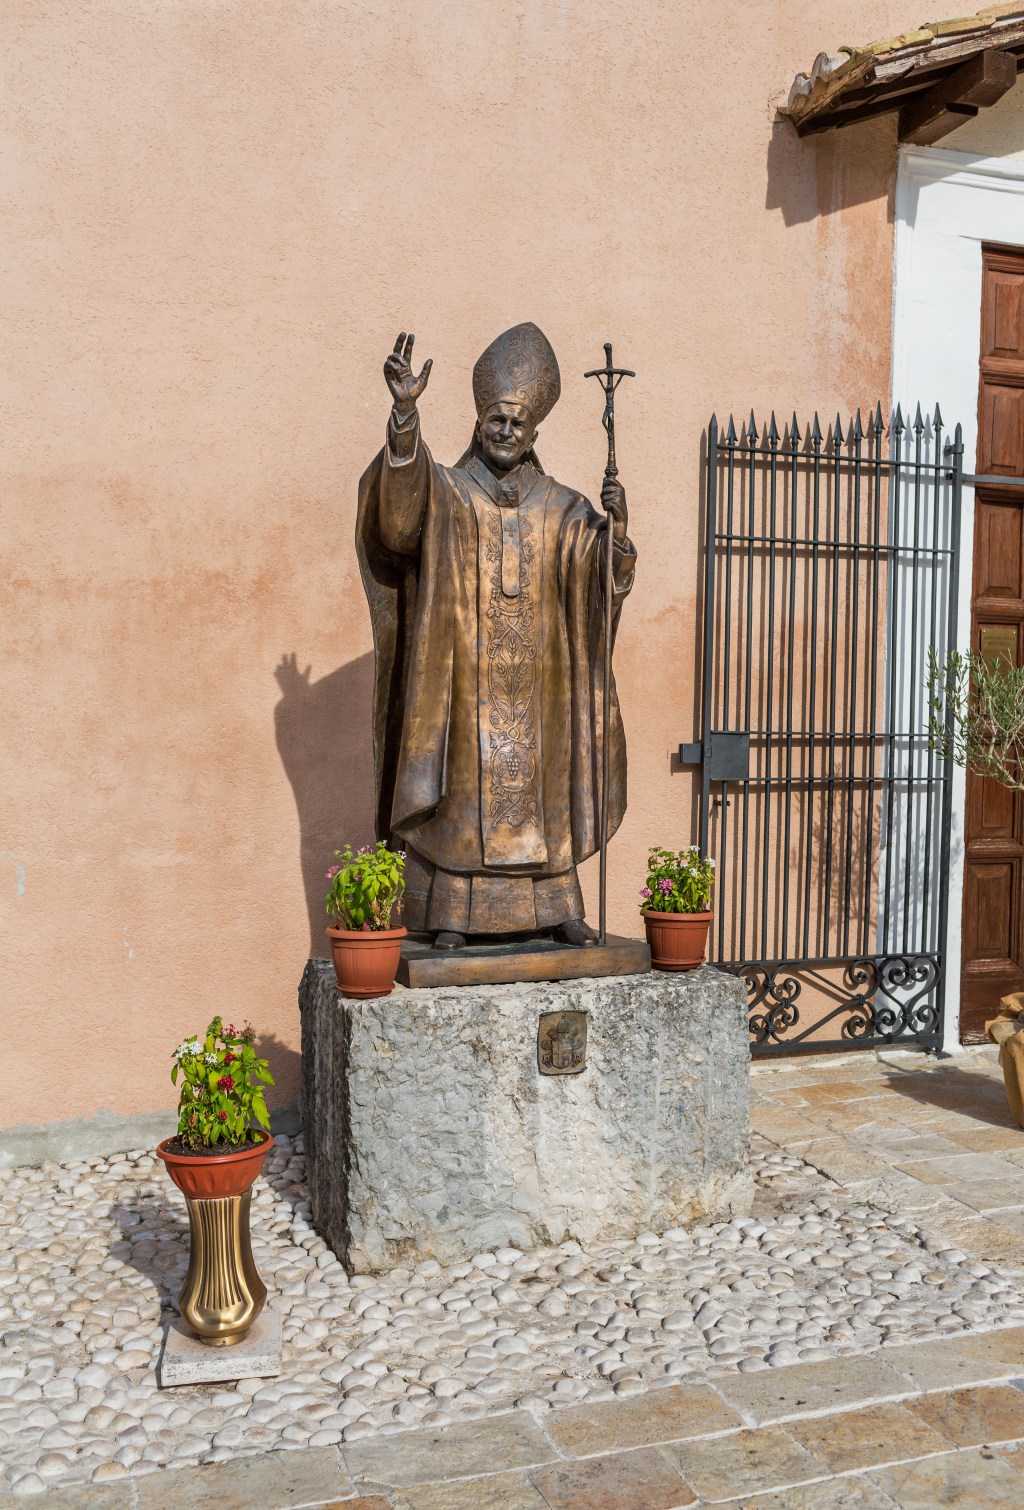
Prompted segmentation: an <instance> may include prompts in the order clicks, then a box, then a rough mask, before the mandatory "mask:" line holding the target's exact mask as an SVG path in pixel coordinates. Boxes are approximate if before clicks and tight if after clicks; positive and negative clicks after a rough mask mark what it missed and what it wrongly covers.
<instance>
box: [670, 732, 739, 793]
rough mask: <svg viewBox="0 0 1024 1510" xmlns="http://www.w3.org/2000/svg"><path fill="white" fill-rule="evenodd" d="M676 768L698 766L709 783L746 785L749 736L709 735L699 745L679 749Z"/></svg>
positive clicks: (688, 745)
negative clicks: (721, 782) (738, 783)
mask: <svg viewBox="0 0 1024 1510" xmlns="http://www.w3.org/2000/svg"><path fill="white" fill-rule="evenodd" d="M679 764H680V765H702V766H703V767H704V774H705V776H707V778H708V780H709V781H746V780H747V779H748V777H749V776H750V735H749V734H709V735H708V737H707V739H706V740H705V741H704V742H703V743H700V742H698V743H697V744H686V745H680V746H679Z"/></svg>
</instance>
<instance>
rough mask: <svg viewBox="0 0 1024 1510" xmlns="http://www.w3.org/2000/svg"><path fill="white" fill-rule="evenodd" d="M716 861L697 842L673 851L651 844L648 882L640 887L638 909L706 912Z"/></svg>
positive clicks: (648, 857)
mask: <svg viewBox="0 0 1024 1510" xmlns="http://www.w3.org/2000/svg"><path fill="white" fill-rule="evenodd" d="M714 881H715V862H714V860H709V859H708V858H707V856H705V855H702V854H701V852H700V850H699V849H698V848H697V846H696V844H691V845H690V847H689V849H681V850H680V851H679V853H678V854H674V853H673V852H672V850H670V849H659V848H657V846H655V848H653V849H652V850H651V852H650V854H649V855H648V856H647V884H646V886H642V887H641V888H640V911H641V912H648V911H649V912H707V911H708V909H709V907H710V906H711V888H712V886H713V885H714Z"/></svg>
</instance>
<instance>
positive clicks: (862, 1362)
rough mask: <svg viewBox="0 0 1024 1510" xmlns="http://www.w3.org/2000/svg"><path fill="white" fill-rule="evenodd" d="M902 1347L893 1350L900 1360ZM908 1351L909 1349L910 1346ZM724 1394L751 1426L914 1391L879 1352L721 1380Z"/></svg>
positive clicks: (719, 1388)
mask: <svg viewBox="0 0 1024 1510" xmlns="http://www.w3.org/2000/svg"><path fill="white" fill-rule="evenodd" d="M903 1351H905V1350H904V1349H899V1350H897V1349H893V1351H892V1353H891V1355H889V1356H891V1357H893V1358H898V1356H899V1353H902V1352H903ZM908 1351H909V1350H908ZM716 1387H717V1389H718V1391H719V1393H720V1394H721V1395H722V1396H723V1398H724V1399H725V1400H726V1401H727V1402H728V1404H730V1405H731V1406H733V1408H734V1409H735V1410H737V1411H738V1412H739V1413H740V1414H741V1415H742V1416H743V1417H744V1418H745V1419H746V1420H747V1421H748V1422H749V1423H750V1424H757V1425H760V1424H763V1423H767V1422H771V1421H784V1420H786V1419H787V1418H789V1417H794V1416H806V1415H814V1414H821V1413H824V1412H826V1411H836V1410H840V1409H843V1408H848V1407H850V1406H852V1405H861V1404H864V1403H866V1402H868V1401H877V1400H897V1399H899V1398H900V1397H901V1396H906V1395H909V1394H912V1393H914V1386H913V1384H912V1383H911V1381H910V1379H909V1378H908V1377H907V1375H906V1373H905V1372H901V1371H899V1369H898V1368H897V1367H893V1366H892V1365H891V1364H890V1363H889V1362H888V1361H883V1360H882V1359H881V1358H880V1357H878V1356H877V1355H875V1356H872V1357H870V1358H835V1359H829V1360H828V1361H826V1362H822V1363H796V1364H792V1365H791V1366H790V1367H789V1368H785V1369H779V1370H772V1372H771V1373H757V1374H738V1375H736V1376H735V1377H733V1378H729V1379H719V1380H717V1381H716Z"/></svg>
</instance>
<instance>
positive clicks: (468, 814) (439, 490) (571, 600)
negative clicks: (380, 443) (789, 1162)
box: [356, 324, 636, 949]
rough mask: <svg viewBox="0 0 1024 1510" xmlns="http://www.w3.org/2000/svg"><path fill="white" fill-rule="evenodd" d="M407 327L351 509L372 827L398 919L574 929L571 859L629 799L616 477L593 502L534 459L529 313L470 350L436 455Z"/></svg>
mask: <svg viewBox="0 0 1024 1510" xmlns="http://www.w3.org/2000/svg"><path fill="white" fill-rule="evenodd" d="M412 347H413V337H412V336H411V335H410V336H408V337H407V336H406V335H405V333H404V332H403V334H402V335H400V336H399V338H398V340H397V341H396V343H395V347H394V350H393V351H392V353H391V355H390V356H389V357H388V358H387V361H386V362H385V364H384V375H385V379H386V381H387V385H388V388H389V390H390V392H391V397H392V409H391V415H390V418H389V420H388V427H387V439H386V443H385V446H384V449H383V450H382V451H381V452H380V454H379V455H378V456H377V457H376V458H375V460H374V461H373V462H372V463H371V464H370V466H369V468H368V469H367V471H366V473H365V474H364V476H363V478H362V480H361V482H360V485H359V515H358V522H357V526H356V543H357V548H358V551H359V560H360V568H361V571H362V577H363V585H364V587H365V589H366V595H367V599H368V601H369V605H370V614H371V618H372V621H373V634H374V646H375V650H376V680H375V693H374V755H375V765H376V778H377V832H378V835H379V837H382V838H388V839H392V838H393V839H394V840H395V841H396V842H398V843H401V844H402V845H404V847H405V849H406V853H407V861H406V882H407V887H406V896H405V903H404V917H403V921H404V923H405V925H406V927H407V928H409V929H410V930H411V931H414V932H430V933H433V934H434V947H435V948H436V949H457V948H460V947H461V946H463V945H464V944H465V943H466V941H467V938H470V937H472V936H481V935H483V936H494V935H509V934H519V935H535V934H540V933H553V934H554V936H555V937H556V938H558V939H560V940H561V941H562V942H564V943H567V944H576V945H588V944H593V943H594V942H595V941H596V934H595V932H594V930H593V929H592V928H591V927H590V926H589V925H588V924H587V922H586V921H585V918H584V906H583V896H582V892H581V890H580V884H579V880H578V877H577V873H576V867H577V866H578V865H579V864H580V863H581V862H582V861H583V860H585V859H587V858H588V856H590V855H592V854H594V853H595V852H596V851H597V850H598V849H599V848H600V847H601V833H602V823H603V824H604V825H605V826H606V830H607V834H608V835H611V834H613V833H614V832H615V830H616V829H617V828H618V826H619V823H620V822H621V819H622V814H623V811H624V809H625V800H626V745H625V739H624V736H623V731H622V720H621V717H620V714H619V706H618V699H617V697H616V694H615V686H614V681H613V679H612V678H611V675H610V671H609V670H608V668H610V662H611V658H610V654H609V655H607V656H606V653H605V650H606V643H607V644H608V649H609V651H610V648H611V645H610V642H608V636H609V631H610V636H611V638H612V639H613V638H614V634H615V629H616V626H617V623H618V616H619V611H620V608H621V605H622V602H623V600H624V598H625V597H626V595H627V593H628V592H629V591H630V588H631V587H632V585H633V571H634V566H635V562H636V552H635V550H634V548H633V546H632V544H631V543H630V541H629V539H628V537H627V534H626V524H627V516H626V498H625V493H624V491H623V489H622V486H621V485H620V483H619V482H618V481H617V479H616V477H615V476H614V475H613V474H606V477H605V483H604V486H603V488H602V492H601V503H602V506H603V508H604V510H605V515H602V514H600V513H598V511H597V510H596V509H595V508H594V507H593V505H592V504H590V503H589V502H588V500H587V499H586V498H585V497H583V495H582V494H580V493H577V492H574V491H573V490H572V489H570V488H566V487H563V486H562V485H561V484H560V483H558V482H556V481H555V480H554V478H552V477H548V476H547V475H545V473H544V472H543V470H542V468H541V465H540V462H539V460H538V458H537V454H536V451H535V450H534V446H535V443H536V440H537V427H538V425H539V424H540V423H541V422H542V421H543V420H544V419H545V418H546V417H547V415H548V414H549V413H550V411H551V409H552V408H553V407H554V405H555V403H556V402H557V400H558V396H559V393H560V378H559V372H558V363H557V362H556V360H555V354H554V352H553V351H552V349H551V346H550V344H549V343H548V341H547V339H546V337H545V336H544V335H543V334H542V333H541V331H540V330H538V328H537V327H536V326H535V325H532V324H525V325H517V326H515V327H514V328H513V329H512V330H508V331H506V332H505V333H504V335H501V336H499V337H498V338H497V340H495V341H493V342H492V344H491V345H490V346H489V347H488V348H487V350H486V351H485V352H484V353H483V355H482V356H481V357H480V359H479V361H478V362H477V364H476V366H475V368H474V370H473V396H474V399H475V401H476V412H477V420H476V425H475V427H474V430H473V438H472V441H471V442H470V445H469V448H468V449H467V451H466V453H465V455H464V456H463V457H462V458H461V460H460V461H459V462H458V463H457V464H456V465H455V466H454V467H443V466H440V465H439V464H438V463H437V462H435V461H434V460H433V458H432V457H431V455H430V452H429V451H428V450H427V447H426V445H425V444H424V442H423V439H422V436H421V434H420V419H419V412H418V410H417V400H418V399H419V398H420V397H421V395H422V393H423V391H424V389H425V388H426V386H427V381H428V379H429V376H430V365H431V364H430V362H429V361H428V362H426V363H425V364H424V366H423V369H422V371H421V372H420V373H419V374H418V375H417V374H414V372H413V369H412V366H411V357H412ZM609 365H610V358H609ZM606 522H607V523H608V524H609V525H610V526H611V528H612V540H611V544H612V551H611V574H610V577H609V578H608V579H607V580H609V581H610V582H611V599H610V602H609V601H608V600H607V589H606V585H605V582H606V576H605V569H606V549H605V542H606V540H607V531H606V528H605V526H606ZM606 692H607V696H606V695H605V694H606ZM606 740H607V758H605V741H606ZM604 772H607V806H606V810H605V811H604V812H602V799H603V791H602V786H603V782H604V779H605V777H604V774H603V773H604Z"/></svg>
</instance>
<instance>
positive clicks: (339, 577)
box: [0, 0, 921, 1126]
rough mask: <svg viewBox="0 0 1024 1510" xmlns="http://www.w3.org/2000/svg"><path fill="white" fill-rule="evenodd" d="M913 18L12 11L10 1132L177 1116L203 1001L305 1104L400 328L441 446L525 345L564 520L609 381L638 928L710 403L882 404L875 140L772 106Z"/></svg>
mask: <svg viewBox="0 0 1024 1510" xmlns="http://www.w3.org/2000/svg"><path fill="white" fill-rule="evenodd" d="M920 11H921V5H920V4H919V3H918V0H915V3H914V4H913V5H911V4H909V3H904V4H895V3H893V4H886V3H881V0H869V3H866V4H865V3H862V0H856V3H854V0H833V3H831V4H830V5H828V6H823V5H817V6H808V5H806V4H805V3H803V0H777V3H770V0H764V3H757V0H746V3H743V0H731V3H723V4H716V5H706V4H698V3H697V0H507V3H505V4H502V5H495V4H493V3H489V0H452V3H449V4H444V5H441V4H434V3H427V0H322V3H314V0H117V3H111V0H62V3H61V0H35V3H32V4H29V3H25V0H0V56H2V58H3V65H2V66H3V71H4V74H5V104H4V106H3V112H4V118H3V134H2V138H0V195H2V216H0V238H2V241H3V258H2V266H3V269H4V271H3V276H2V292H0V297H2V300H3V310H4V317H3V322H2V330H0V335H2V340H0V352H2V356H0V372H2V377H0V384H2V390H0V391H2V426H0V447H2V472H3V476H2V482H0V509H2V513H3V524H2V535H0V551H2V563H3V579H4V626H5V628H4V652H5V653H4V669H3V701H4V713H3V724H2V751H3V754H2V762H3V766H2V778H0V804H2V818H0V926H2V939H3V948H2V959H3V1009H2V1013H0V1064H2V1073H0V1126H11V1125H13V1124H19V1123H28V1124H35V1123H45V1122H49V1121H53V1120H56V1119H62V1118H72V1117H83V1116H84V1117H88V1116H91V1115H93V1114H94V1113H97V1112H100V1111H115V1112H118V1113H122V1114H134V1113H141V1112H148V1111H153V1110H155V1109H158V1108H161V1107H165V1106H171V1105H172V1104H173V1099H174V1097H173V1092H172V1090H171V1087H170V1084H169V1081H168V1053H169V1050H170V1049H171V1048H172V1047H173V1045H174V1044H175V1043H177V1042H178V1040H179V1039H180V1038H181V1037H182V1036H183V1035H184V1034H185V1033H186V1032H189V1031H193V1030H195V1029H197V1028H199V1027H201V1026H204V1025H205V1023H206V1021H207V1019H208V1017H209V1016H210V1015H212V1013H213V1012H214V1011H215V1010H221V1011H223V1012H224V1013H225V1014H226V1015H228V1016H231V1017H236V1018H237V1017H242V1016H248V1017H250V1018H251V1019H252V1021H253V1022H254V1023H255V1024H256V1025H257V1026H258V1027H259V1029H260V1030H261V1032H262V1034H263V1036H264V1042H266V1043H268V1044H269V1050H270V1053H271V1057H272V1059H274V1060H275V1063H276V1066H277V1068H278V1070H279V1072H280V1082H281V1083H280V1098H279V1099H280V1100H281V1101H282V1102H284V1101H288V1100H290V1099H293V1098H294V1095H295V1091H296V1077H297V1052H296V1051H297V1048H298V1041H299V1031H298V1017H297V1010H296V1001H295V988H296V983H297V981H298V977H299V975H300V973H301V970H302V966H303V963H304V961H305V959H306V956H307V954H308V953H309V950H310V940H311V933H312V936H313V938H314V940H318V939H319V931H320V905H321V903H320V891H321V886H320V876H321V872H322V871H323V869H324V867H325V862H326V860H327V858H328V855H329V851H330V850H331V848H332V847H333V846H334V845H335V844H336V843H339V842H341V841H342V840H343V839H344V838H346V837H348V838H351V839H353V840H356V841H363V840H364V839H365V838H367V837H368V836H369V832H370V821H371V820H370V785H371V777H370V769H369V758H370V755H369V736H368V729H367V715H368V700H369V689H370V675H371V671H370V630H369V623H368V619H367V614H366V609H365V605H364V600H363V595H362V591H361V588H360V584H359V577H358V572H357V569H356V563H355V558H354V553H353V547H352V530H353V520H354V512H355V495H356V482H357V479H358V477H359V474H360V472H361V470H362V469H363V467H364V465H365V464H366V462H367V461H368V460H369V458H370V457H371V455H372V454H373V452H374V451H375V450H376V449H377V447H378V446H379V444H380V442H381V438H382V434H383V426H384V422H385V417H386V414H387V409H388V400H387V395H386V392H385V388H384V384H383V380H382V376H381V364H382V362H383V359H384V356H385V355H386V353H387V351H388V350H389V348H390V345H391V343H392V341H393V339H394V335H395V333H396V332H397V330H398V329H399V328H405V329H409V328H412V329H413V330H415V331H416V333H417V355H418V356H420V357H425V356H428V355H429V356H432V357H433V358H434V372H433V377H432V379H431V383H430V388H429V391H428V393H427V395H426V397H425V399H424V401H423V404H422V412H423V419H424V425H425V430H426V434H427V436H428V438H429V440H430V442H431V444H432V446H433V448H434V451H435V454H436V455H437V456H438V457H439V458H441V459H444V460H454V459H455V457H456V455H457V454H458V452H459V451H460V450H461V448H462V446H463V445H464V443H465V441H466V440H467V438H468V434H469V430H470V423H471V402H470V387H469V373H470V368H471V365H472V362H473V360H474V359H475V357H476V356H477V354H478V352H479V351H480V350H481V348H482V346H483V345H484V344H485V343H486V342H487V341H489V340H490V339H491V337H492V336H494V335H495V334H496V333H497V332H498V331H500V330H502V329H503V328H504V327H505V326H507V325H509V324H511V323H513V322H515V321H518V320H524V319H531V320H535V321H536V322H537V323H538V324H539V325H541V327H542V328H543V329H544V330H545V331H546V333H547V334H548V335H549V337H550V338H551V340H552V342H553V344H554V346H555V349H556V351H557V352H558V355H559V357H560V360H561V364H562V374H563V395H564V396H563V398H562V401H561V403H560V405H559V406H558V408H557V409H556V410H555V411H554V413H553V414H552V415H551V417H550V418H549V419H548V421H547V422H546V424H545V426H544V431H543V436H542V443H541V448H540V454H541V456H542V458H543V460H544V463H545V466H546V467H547V468H548V469H549V470H551V471H552V472H553V473H554V474H555V475H556V476H558V477H559V478H561V479H563V480H564V481H566V482H568V483H572V484H574V485H576V486H579V487H581V488H583V489H585V490H586V491H588V492H590V493H591V495H592V496H596V493H597V491H598V489H599V486H600V478H601V470H602V466H603V433H602V431H601V429H600V425H599V417H600V411H599V394H598V393H597V390H596V385H594V384H585V383H584V382H583V380H582V377H581V373H582V372H583V370H584V368H586V367H590V366H593V365H595V364H596V363H597V362H598V361H599V360H600V359H601V343H602V342H603V341H605V340H613V341H614V342H615V350H616V356H617V357H618V358H619V359H620V360H622V361H624V362H626V363H627V365H629V366H631V367H635V368H636V369H637V372H638V377H637V380H636V381H635V382H634V383H632V384H631V385H630V386H629V387H628V388H626V389H624V390H623V391H622V395H621V403H620V436H619V439H620V447H619V449H620V456H619V461H620V466H621V475H622V480H623V481H624V483H625V485H626V487H627V490H628V494H629V499H630V503H631V510H632V518H631V531H632V534H633V536H634V538H635V540H636V543H637V546H638V549H639V553H640V562H641V564H640V569H639V572H638V575H637V584H636V589H635V592H634V595H633V598H632V600H631V601H630V602H629V604H628V605H627V607H626V611H625V614H624V618H623V626H622V634H621V639H620V643H619V648H618V652H617V657H618V660H617V664H618V677H619V686H620V688H621V694H622V702H623V708H624V715H625V721H626V729H627V736H628V741H629V762H630V787H629V811H628V814H627V817H626V821H625V824H624V826H623V829H622V831H621V833H620V835H619V837H618V838H617V840H616V841H615V843H614V845H613V848H612V852H611V884H612V892H613V897H612V904H611V918H612V923H613V925H614V926H615V927H616V928H617V929H619V930H627V931H637V925H638V919H637V918H636V916H635V912H634V902H633V899H634V895H635V891H636V888H637V886H638V885H639V884H640V880H641V867H642V861H643V857H644V855H645V852H646V848H647V846H648V844H649V843H650V842H652V841H665V842H668V843H673V844H675V843H682V842H684V841H688V840H689V838H690V837H691V834H692V827H691V820H692V805H691V793H692V781H691V777H690V776H689V775H688V774H681V773H675V774H674V773H673V771H672V769H671V763H670V754H671V752H672V751H673V750H674V748H675V746H676V745H677V743H678V742H679V740H680V739H688V738H692V737H693V734H694V724H695V715H694V646H695V615H696V612H697V602H698V590H699V571H700V568H699V559H698V534H697V525H698V498H699V489H700V478H701V437H702V432H703V428H704V426H705V423H706V421H707V418H708V415H709V414H710V412H711V410H712V409H713V408H717V409H718V411H719V412H720V413H721V412H723V411H728V409H729V407H730V406H737V407H738V408H742V409H749V407H750V405H751V404H753V405H754V406H755V407H756V408H757V409H758V412H759V413H760V412H762V411H763V410H765V409H766V408H767V407H769V406H770V405H771V404H773V403H775V404H778V405H779V406H780V407H782V408H785V409H787V410H789V409H792V408H793V407H794V406H796V407H797V409H798V410H801V411H803V410H806V409H807V408H808V406H810V405H813V404H814V403H818V404H820V405H821V406H822V407H823V408H824V409H825V410H834V409H835V408H836V407H841V408H844V409H846V408H848V407H849V406H851V405H854V404H858V403H861V404H865V403H870V402H872V401H873V400H874V399H875V398H876V397H878V396H879V395H881V396H882V397H883V399H884V397H885V394H886V391H887V386H888V363H889V325H890V305H891V282H892V278H891V262H892V226H891V213H892V212H891V191H892V185H893V179H894V162H895V156H894V127H893V124H892V121H891V120H883V121H882V122H880V123H876V124H874V125H868V126H865V127H861V128H852V129H849V130H847V131H845V132H843V133H841V134H839V135H834V136H832V137H829V138H826V139H820V138H819V139H818V140H817V143H816V144H812V145H800V144H799V143H797V142H796V140H795V138H794V137H793V136H792V133H791V131H790V129H789V127H788V126H784V125H778V124H773V118H774V110H773V106H774V103H775V102H776V101H777V100H778V99H779V98H780V97H781V96H782V95H783V94H784V92H785V90H786V88H787V87H788V84H789V81H790V80H791V78H792V76H793V74H794V73H795V72H796V71H797V70H798V69H799V68H802V67H807V66H809V64H810V62H811V61H812V59H813V57H814V55H815V53H816V52H818V51H819V50H821V49H822V48H825V47H828V46H833V45H835V44H837V43H839V42H842V41H844V40H853V41H864V40H866V39H867V38H868V37H870V36H872V35H879V34H886V33H892V32H896V31H899V30H901V29H905V28H906V27H908V26H910V25H912V24H913V23H914V22H916V21H919V20H920V15H919V12H920ZM587 879H588V883H589V885H590V895H591V897H593V895H594V890H593V886H594V881H595V879H596V877H595V875H594V874H593V873H590V874H589V875H588V878H587ZM318 947H319V945H318Z"/></svg>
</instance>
